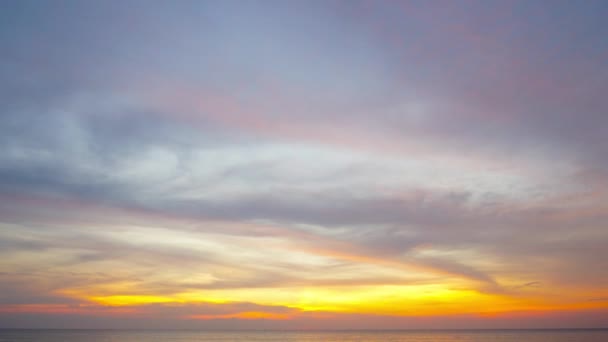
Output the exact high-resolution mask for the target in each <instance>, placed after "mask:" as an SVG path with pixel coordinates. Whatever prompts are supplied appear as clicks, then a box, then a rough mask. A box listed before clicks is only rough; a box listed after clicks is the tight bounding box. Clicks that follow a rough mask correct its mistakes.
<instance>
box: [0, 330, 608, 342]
mask: <svg viewBox="0 0 608 342" xmlns="http://www.w3.org/2000/svg"><path fill="white" fill-rule="evenodd" d="M13 341H16V342H18V341H22V342H25V341H27V342H30V341H36V342H60V341H61V342H64V341H65V342H67V341H75V342H81V341H82V342H85V341H86V342H140V341H141V342H144V341H145V342H161V341H169V342H178V341H179V342H191V341H218V342H236V341H239V342H240V341H260V342H261V341H270V342H279V341H280V342H354V341H360V342H406V341H407V342H485V341H498V342H519V341H523V342H526V341H530V342H545V341H548V342H608V330H578V329H577V330H460V331H454V330H452V331H448V330H444V331H344V332H277V331H272V332H263V331H246V332H243V331H241V332H208V331H207V332H205V331H171V330H0V342H13Z"/></svg>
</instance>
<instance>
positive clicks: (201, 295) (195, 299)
mask: <svg viewBox="0 0 608 342" xmlns="http://www.w3.org/2000/svg"><path fill="white" fill-rule="evenodd" d="M72 295H73V296H77V297H80V298H84V299H87V300H89V301H92V302H95V303H98V304H101V305H106V306H137V305H146V304H169V303H174V304H180V305H183V304H197V303H198V304H200V303H216V304H222V303H235V302H250V303H256V304H259V305H269V306H283V307H289V308H293V309H297V310H300V311H326V312H341V313H374V314H390V315H410V314H416V315H434V314H451V313H467V312H480V311H482V312H504V311H513V310H521V309H522V308H533V307H534V308H536V307H540V306H542V305H541V303H540V302H537V301H536V302H533V301H531V300H523V299H518V300H515V299H513V298H509V297H505V296H499V295H492V294H484V293H480V292H477V291H474V290H466V289H451V288H448V287H444V286H441V285H408V286H394V285H386V286H351V287H328V288H312V287H303V288H257V289H230V290H229V289H220V290H207V291H196V292H182V293H176V294H172V295H163V296H160V295H159V296H155V295H106V296H103V295H101V296H85V295H82V294H76V293H72Z"/></svg>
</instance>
